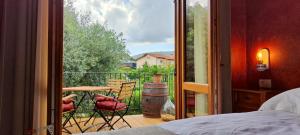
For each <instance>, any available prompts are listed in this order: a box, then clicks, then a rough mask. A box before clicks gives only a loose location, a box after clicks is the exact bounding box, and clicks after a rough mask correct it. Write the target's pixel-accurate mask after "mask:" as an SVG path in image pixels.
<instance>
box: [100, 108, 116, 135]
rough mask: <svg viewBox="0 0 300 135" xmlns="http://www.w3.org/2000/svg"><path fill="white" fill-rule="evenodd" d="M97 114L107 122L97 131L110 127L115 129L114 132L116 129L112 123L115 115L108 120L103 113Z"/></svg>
mask: <svg viewBox="0 0 300 135" xmlns="http://www.w3.org/2000/svg"><path fill="white" fill-rule="evenodd" d="M97 113H98V114H99V115H100V116H101V117H102V118H103V120H104V121H105V123H104V124H103V125H102V126H101V127H99V128H98V129H97V131H99V130H101V129H102V128H103V127H104V126H105V125H108V126H109V127H110V129H113V130H114V128H113V126H112V125H111V124H110V121H111V120H112V119H113V117H114V116H113V115H112V117H111V118H110V119H109V120H108V119H107V118H106V117H105V116H104V114H103V113H102V111H97Z"/></svg>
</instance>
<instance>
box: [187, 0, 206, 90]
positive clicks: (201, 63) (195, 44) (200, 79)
mask: <svg viewBox="0 0 300 135" xmlns="http://www.w3.org/2000/svg"><path fill="white" fill-rule="evenodd" d="M208 12H209V8H208V0H187V1H186V19H185V22H186V25H185V27H186V28H185V35H186V39H185V44H186V45H185V52H184V54H185V77H184V79H185V82H195V83H201V84H207V83H208V78H207V77H208V76H207V70H208V65H207V64H208V57H207V56H208V26H209V25H208Z"/></svg>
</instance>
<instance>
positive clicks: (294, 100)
mask: <svg viewBox="0 0 300 135" xmlns="http://www.w3.org/2000/svg"><path fill="white" fill-rule="evenodd" d="M270 110H278V111H286V112H291V113H295V114H299V115H300V88H296V89H292V90H288V91H286V92H283V93H281V94H278V95H276V96H274V97H272V98H271V99H269V100H268V101H266V102H265V103H264V104H263V105H262V106H261V107H260V108H259V111H270Z"/></svg>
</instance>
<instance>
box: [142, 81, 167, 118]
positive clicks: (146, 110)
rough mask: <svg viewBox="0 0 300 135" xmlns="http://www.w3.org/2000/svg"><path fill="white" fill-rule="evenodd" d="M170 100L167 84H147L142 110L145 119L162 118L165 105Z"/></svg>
mask: <svg viewBox="0 0 300 135" xmlns="http://www.w3.org/2000/svg"><path fill="white" fill-rule="evenodd" d="M167 99H168V86H167V85H166V84H165V83H145V84H144V90H143V93H142V110H143V115H144V116H145V117H151V118H160V113H161V110H162V107H163V105H164V104H165V102H166V101H167Z"/></svg>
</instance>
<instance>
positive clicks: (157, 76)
mask: <svg viewBox="0 0 300 135" xmlns="http://www.w3.org/2000/svg"><path fill="white" fill-rule="evenodd" d="M152 74H153V76H152V79H153V82H154V83H161V80H162V71H161V70H160V69H159V68H158V67H157V66H154V67H153V70H152Z"/></svg>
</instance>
